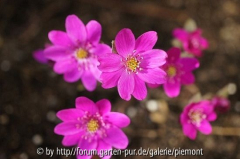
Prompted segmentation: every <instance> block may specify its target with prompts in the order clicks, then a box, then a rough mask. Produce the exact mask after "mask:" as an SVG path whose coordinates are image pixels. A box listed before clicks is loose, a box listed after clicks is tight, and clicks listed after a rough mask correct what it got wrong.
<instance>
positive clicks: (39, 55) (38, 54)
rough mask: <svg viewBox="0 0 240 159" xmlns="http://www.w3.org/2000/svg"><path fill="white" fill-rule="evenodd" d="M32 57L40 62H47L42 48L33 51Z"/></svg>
mask: <svg viewBox="0 0 240 159" xmlns="http://www.w3.org/2000/svg"><path fill="white" fill-rule="evenodd" d="M33 58H34V59H35V60H36V61H37V62H39V63H42V64H47V63H48V59H47V58H46V57H45V54H44V50H43V49H39V50H36V51H34V52H33Z"/></svg>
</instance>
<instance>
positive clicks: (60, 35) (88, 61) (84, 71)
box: [44, 15, 111, 91]
mask: <svg viewBox="0 0 240 159" xmlns="http://www.w3.org/2000/svg"><path fill="white" fill-rule="evenodd" d="M66 31H67V32H66V33H65V32H63V31H56V30H53V31H51V32H49V34H48V37H49V40H50V41H51V42H52V44H53V46H50V47H48V48H46V49H45V50H44V54H45V57H46V58H47V59H50V60H53V61H54V62H55V64H54V67H53V69H54V71H55V72H56V73H58V74H64V80H65V81H67V82H76V81H78V80H79V79H81V80H82V83H83V85H84V86H85V88H86V89H87V90H88V91H93V90H94V89H95V88H96V85H97V80H99V77H100V74H101V72H100V71H99V69H98V68H97V65H98V64H99V62H98V59H97V56H98V55H102V54H104V53H108V52H111V49H110V47H109V46H108V45H105V44H100V43H99V41H100V37H101V32H102V28H101V25H100V24H99V23H98V22H97V21H95V20H92V21H90V22H89V23H88V24H87V25H86V26H85V25H84V24H83V22H82V21H81V20H80V19H79V18H78V17H77V16H76V15H69V16H68V17H67V18H66Z"/></svg>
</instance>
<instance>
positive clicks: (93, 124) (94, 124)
mask: <svg viewBox="0 0 240 159" xmlns="http://www.w3.org/2000/svg"><path fill="white" fill-rule="evenodd" d="M98 128H99V124H98V121H97V120H94V119H91V120H90V121H89V122H88V123H87V129H88V131H89V132H96V131H97V130H98Z"/></svg>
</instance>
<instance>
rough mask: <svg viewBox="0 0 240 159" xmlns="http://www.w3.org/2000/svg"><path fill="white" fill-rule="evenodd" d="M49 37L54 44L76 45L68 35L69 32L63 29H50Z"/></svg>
mask: <svg viewBox="0 0 240 159" xmlns="http://www.w3.org/2000/svg"><path fill="white" fill-rule="evenodd" d="M48 38H49V40H50V41H51V42H52V43H53V44H54V45H59V46H66V47H73V46H74V44H73V42H72V41H71V39H70V38H69V37H68V35H67V33H65V32H63V31H56V30H53V31H50V32H49V33H48Z"/></svg>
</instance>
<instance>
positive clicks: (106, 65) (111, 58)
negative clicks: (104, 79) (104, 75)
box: [98, 53, 124, 72]
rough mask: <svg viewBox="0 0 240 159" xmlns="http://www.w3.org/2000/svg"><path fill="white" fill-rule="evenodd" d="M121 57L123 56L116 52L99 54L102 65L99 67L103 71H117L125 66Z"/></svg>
mask: <svg viewBox="0 0 240 159" xmlns="http://www.w3.org/2000/svg"><path fill="white" fill-rule="evenodd" d="M121 59H122V57H121V56H119V55H118V54H114V53H109V54H105V55H102V56H99V57H98V61H99V62H100V65H99V66H98V68H99V69H100V70H101V71H103V72H113V71H117V70H119V69H120V68H122V67H123V66H124V65H123V62H122V61H121Z"/></svg>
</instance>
